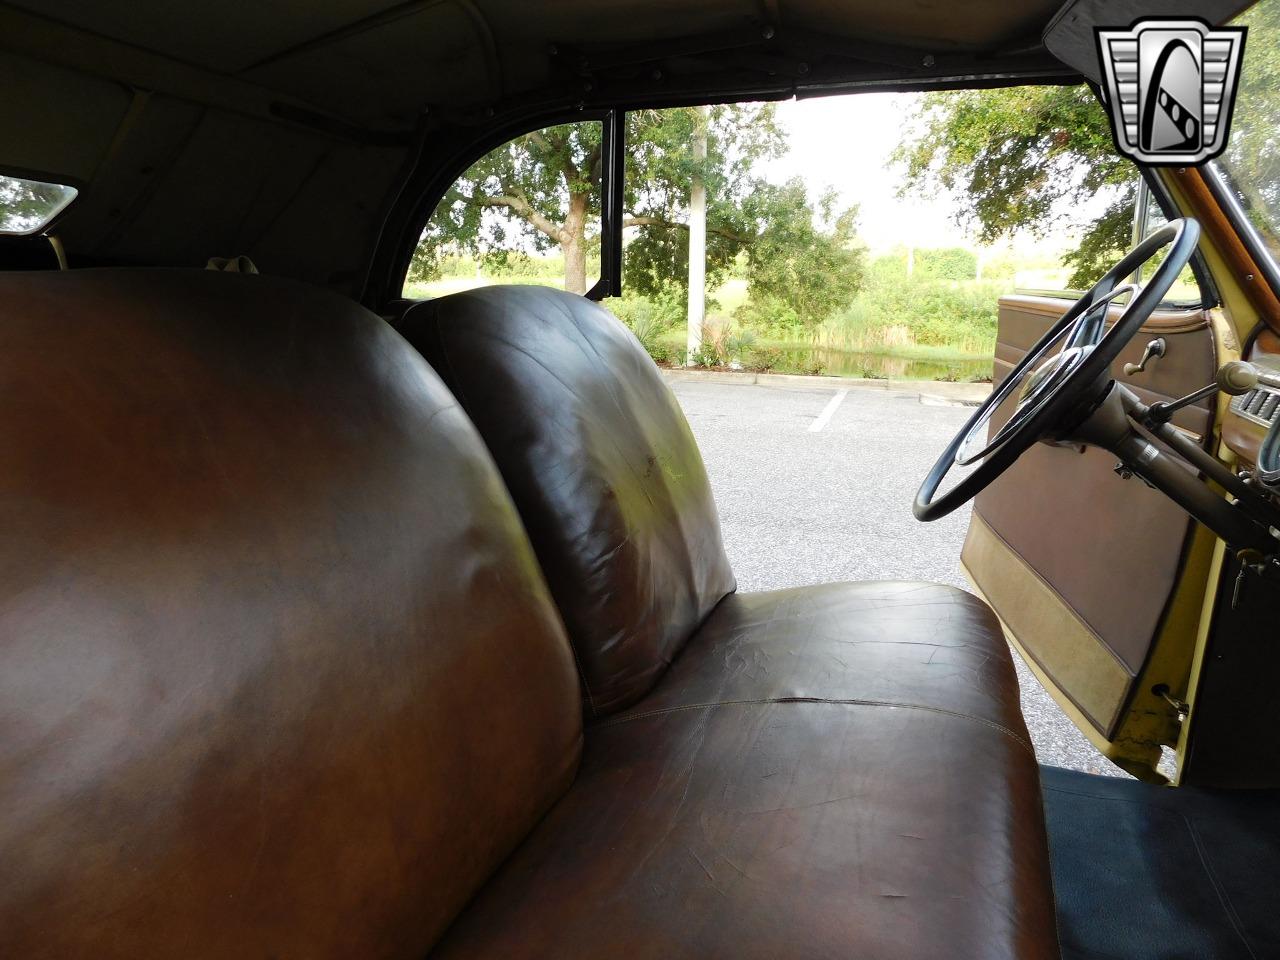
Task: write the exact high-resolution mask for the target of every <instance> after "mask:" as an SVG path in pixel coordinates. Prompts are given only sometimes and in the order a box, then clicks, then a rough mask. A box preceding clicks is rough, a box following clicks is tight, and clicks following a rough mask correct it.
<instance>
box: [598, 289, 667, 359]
mask: <svg viewBox="0 0 1280 960" xmlns="http://www.w3.org/2000/svg"><path fill="white" fill-rule="evenodd" d="M604 305H605V306H606V307H608V308H609V310H610V311H612V312H613V314H614V316H616V317H617V318H618V319H619V320H621V321H622V322H623V323H624V324H626V325H627V327H629V328H630V330H631V332H632V333H634V334H635V336H636V339H637V340H639V341H640V345H641V346H642V347H644V349H645V352H647V353H648V354H649V356H651V357H652V358H653V359H654V360H655V361H656V362H657V363H668V364H678V363H681V362H682V361H683V359H684V357H683V352H682V351H681V350H680V348H679V347H678V346H676V345H675V344H673V343H671V340H670V333H671V331H672V330H674V329H675V328H676V327H681V328H683V325H684V322H685V306H684V302H683V300H681V299H680V297H679V295H678V293H677V292H676V291H664V292H662V293H660V294H658V295H656V296H653V297H643V296H633V295H629V296H625V297H617V298H611V299H609V300H605V301H604Z"/></svg>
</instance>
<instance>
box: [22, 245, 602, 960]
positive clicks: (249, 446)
mask: <svg viewBox="0 0 1280 960" xmlns="http://www.w3.org/2000/svg"><path fill="white" fill-rule="evenodd" d="M0 436H3V437H4V454H3V455H2V456H0V528H3V530H4V536H3V538H0V854H2V858H3V867H0V956H3V957H14V958H17V957H23V958H38V957H50V958H53V957H94V958H96V960H107V958H115V957H121V958H124V957H128V958H141V957H190V956H199V957H201V958H214V957H236V958H240V957H244V958H249V957H272V956H274V957H307V958H330V957H386V958H399V957H404V958H408V957H420V956H422V954H423V953H424V952H425V951H426V950H427V949H428V948H429V947H430V945H431V944H432V943H433V942H434V941H435V939H436V938H437V937H438V936H439V934H440V932H441V931H442V930H443V929H444V928H445V927H446V926H447V925H448V923H449V922H450V921H451V920H452V919H453V918H454V917H455V916H456V915H457V913H458V911H459V910H461V909H462V907H463V905H464V904H465V903H466V902H467V901H468V900H470V898H471V897H472V895H473V894H474V892H475V890H476V889H477V888H478V887H479V886H480V885H481V884H482V883H483V882H484V881H485V880H486V878H487V877H488V876H489V875H490V873H491V872H492V871H493V870H494V869H495V868H496V867H497V866H498V864H499V863H501V862H502V860H503V859H504V858H505V857H506V856H507V854H508V853H509V852H510V851H511V850H512V848H514V847H515V846H516V844H517V842H518V841H520V840H521V839H522V838H523V837H524V836H525V835H526V834H527V832H528V831H529V829H531V828H532V826H533V825H534V823H536V822H537V821H538V820H539V818H540V817H541V816H542V815H543V813H544V812H545V811H546V810H547V809H548V808H549V807H550V806H551V804H552V803H553V801H555V800H556V799H557V798H558V797H559V796H560V794H561V793H562V792H563V791H564V790H565V789H566V788H567V786H568V784H569V782H570V781H571V780H572V779H573V774H574V769H575V767H576V764H577V759H578V753H579V749H580V744H581V740H582V712H581V704H580V701H579V697H578V680H577V675H576V671H575V669H574V665H573V660H572V656H571V653H570V650H569V646H568V643H567V641H566V639H565V636H564V632H563V630H562V628H561V626H560V621H559V617H558V616H557V615H556V612H555V609H554V608H553V607H552V605H551V600H550V597H549V596H548V594H547V591H546V587H545V585H544V583H543V581H542V576H541V574H540V572H539V571H538V568H537V562H536V560H535V558H534V555H533V551H532V548H531V547H530V545H529V542H528V540H527V539H526V538H525V536H524V532H523V530H522V528H521V525H520V521H519V518H518V517H517V516H516V514H515V510H514V508H513V506H512V504H511V500H510V498H509V497H508V495H507V492H506V490H505V488H504V487H503V485H502V481H501V479H500V478H499V476H498V473H497V471H496V470H495V469H494V466H493V461H492V460H491V459H490V457H489V455H488V454H487V453H486V451H485V449H484V446H483V445H482V444H481V442H480V438H479V437H478V436H477V435H476V432H475V429H474V428H473V427H472V425H471V423H470V422H469V421H468V420H467V418H466V416H465V415H464V414H463V413H462V411H461V410H459V409H458V407H457V404H456V403H455V402H454V400H453V397H452V396H451V395H450V394H449V392H448V391H447V390H445V388H444V386H443V385H442V384H441V383H440V381H439V379H438V378H437V377H436V375H435V374H434V373H433V372H432V370H431V369H430V368H429V367H428V366H427V364H426V363H424V362H423V360H422V358H421V357H420V356H418V354H417V353H416V352H415V351H413V350H412V349H411V348H410V347H409V346H408V345H407V344H406V343H405V342H404V341H403V340H402V339H401V338H400V337H398V336H396V335H395V333H394V332H393V331H392V330H391V329H390V327H388V326H387V325H386V324H385V323H383V322H382V321H381V320H379V319H378V318H377V317H375V316H373V315H371V314H370V313H368V312H367V311H365V310H363V309H361V308H360V307H359V306H357V305H356V304H354V303H352V302H350V301H348V300H345V299H343V298H341V297H338V296H335V295H334V294H331V293H328V292H326V291H323V290H319V289H316V288H313V287H308V286H305V285H303V284H298V283H293V282H288V281H281V280H274V279H270V278H268V277H264V276H249V275H243V274H227V273H212V272H206V271H199V270H195V271H189V270H77V271H71V272H67V273H27V274H22V273H7V274H0Z"/></svg>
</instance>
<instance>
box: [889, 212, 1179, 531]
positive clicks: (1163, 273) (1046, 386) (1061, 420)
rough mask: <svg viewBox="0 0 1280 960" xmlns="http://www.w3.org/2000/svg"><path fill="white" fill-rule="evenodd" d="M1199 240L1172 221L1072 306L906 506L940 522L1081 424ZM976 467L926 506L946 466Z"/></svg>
mask: <svg viewBox="0 0 1280 960" xmlns="http://www.w3.org/2000/svg"><path fill="white" fill-rule="evenodd" d="M1199 239H1200V225H1199V224H1198V223H1196V221H1195V220H1191V219H1182V220H1172V221H1170V222H1169V223H1167V224H1165V225H1164V226H1163V227H1161V228H1160V229H1159V230H1156V231H1154V232H1153V233H1152V234H1151V235H1150V236H1148V237H1147V238H1146V239H1144V240H1143V241H1142V242H1141V243H1140V244H1138V245H1137V246H1136V247H1134V249H1133V250H1132V251H1130V252H1129V253H1128V254H1126V255H1125V257H1124V259H1123V260H1121V261H1120V262H1119V263H1117V264H1116V265H1115V266H1114V267H1112V268H1111V270H1109V271H1108V272H1107V274H1106V276H1104V277H1103V278H1102V279H1101V280H1099V281H1098V282H1097V283H1095V284H1094V285H1093V287H1091V288H1090V289H1089V291H1088V292H1087V293H1085V295H1084V296H1082V297H1081V298H1080V299H1079V300H1077V301H1076V302H1075V304H1073V305H1072V307H1071V309H1070V310H1068V311H1067V312H1066V313H1065V314H1064V315H1063V317H1062V319H1061V320H1059V321H1058V322H1057V323H1055V324H1054V325H1053V327H1052V328H1050V330H1049V332H1048V333H1046V334H1045V335H1044V336H1043V337H1041V338H1040V340H1039V341H1038V342H1037V343H1036V345H1035V346H1034V347H1032V348H1031V349H1030V350H1028V351H1027V355H1026V356H1025V357H1023V358H1022V360H1021V361H1020V362H1019V363H1018V365H1017V366H1016V367H1014V368H1013V371H1012V372H1011V373H1010V374H1009V376H1008V377H1006V378H1005V379H1004V381H1003V382H1002V383H1001V384H1000V386H999V387H998V388H997V389H996V390H994V391H992V393H991V395H990V396H989V397H987V399H986V400H984V401H983V403H982V405H981V406H980V407H978V409H977V411H976V412H975V413H974V415H973V416H972V417H970V418H969V422H968V423H966V424H965V425H964V426H963V427H962V428H961V429H960V432H959V433H958V434H956V436H955V439H953V440H952V441H951V442H950V443H949V444H947V448H946V449H945V450H943V451H942V456H941V457H939V458H938V462H937V463H935V464H934V465H933V469H932V470H930V471H929V474H928V476H926V477H925V478H924V483H922V484H921V485H920V491H919V492H918V493H917V494H916V501H915V504H914V505H913V506H912V512H913V513H915V515H916V519H917V520H937V519H938V518H939V517H945V516H946V515H947V514H949V513H951V512H952V511H953V510H955V509H956V508H957V507H960V506H963V505H964V504H965V503H968V502H969V501H970V500H972V499H973V498H974V497H976V496H977V495H978V494H979V493H980V492H981V491H982V490H983V489H984V488H986V487H987V485H988V484H990V483H991V482H992V481H993V480H995V478H996V477H998V476H1000V474H1002V473H1004V472H1005V470H1007V469H1009V467H1010V466H1011V465H1012V464H1013V462H1014V461H1015V460H1017V459H1018V457H1020V456H1021V455H1022V454H1023V452H1024V451H1026V450H1028V449H1030V447H1031V445H1032V444H1034V443H1036V442H1037V441H1039V440H1046V441H1050V442H1053V441H1057V440H1062V439H1064V438H1065V437H1066V436H1067V435H1069V434H1070V432H1071V431H1072V430H1073V429H1074V428H1075V427H1077V426H1079V424H1080V423H1082V422H1083V421H1084V420H1085V418H1087V417H1088V415H1089V414H1090V413H1091V412H1092V411H1093V410H1094V409H1096V407H1097V405H1098V404H1099V403H1100V402H1101V401H1102V400H1103V398H1105V397H1106V395H1107V390H1108V389H1109V388H1110V386H1111V383H1112V380H1111V365H1112V364H1113V363H1114V362H1115V361H1116V358H1117V357H1119V356H1120V351H1121V350H1123V349H1124V346H1125V344H1127V343H1128V342H1129V341H1130V340H1132V339H1133V337H1134V336H1135V335H1136V334H1137V333H1138V331H1139V330H1140V329H1141V328H1142V325H1143V324H1144V323H1146V321H1147V318H1148V317H1150V316H1151V313H1152V311H1153V310H1155V308H1156V307H1157V306H1159V304H1160V301H1161V300H1163V299H1164V296H1165V294H1167V293H1168V292H1169V288H1170V287H1172V286H1173V283H1174V281H1175V280H1177V278H1178V274H1179V273H1181V272H1182V268H1183V267H1185V266H1186V265H1187V261H1188V260H1190V259H1191V254H1192V253H1194V252H1195V249H1196V243H1197V241H1198V240H1199ZM1165 247H1168V248H1169V251H1168V253H1167V254H1165V257H1164V259H1163V260H1162V261H1161V262H1160V265H1159V266H1158V267H1156V270H1155V273H1154V274H1152V276H1151V279H1150V280H1149V281H1148V282H1147V283H1128V282H1124V281H1126V278H1128V277H1130V276H1132V275H1133V273H1134V272H1135V271H1136V270H1137V269H1138V267H1140V266H1142V265H1143V264H1144V263H1146V262H1147V261H1148V260H1150V259H1152V258H1153V257H1154V256H1155V255H1156V254H1157V253H1159V252H1160V251H1161V250H1163V249H1164V248H1165ZM1125 296H1128V298H1129V299H1128V302H1127V303H1125V304H1124V307H1123V309H1122V310H1121V312H1120V316H1119V318H1118V319H1117V320H1116V322H1115V324H1114V325H1113V326H1112V327H1111V329H1110V330H1108V329H1107V314H1108V311H1109V308H1110V306H1111V304H1112V303H1113V302H1115V301H1117V300H1119V299H1121V298H1122V297H1125ZM1055 348H1056V349H1055ZM1015 393H1016V394H1017V404H1016V406H1015V407H1014V410H1013V413H1012V414H1011V415H1010V417H1009V419H1008V420H1007V421H1006V422H1005V423H1004V425H1003V426H1002V427H1000V429H999V430H997V431H996V433H995V435H994V436H991V435H990V423H991V417H992V415H993V414H994V413H995V412H996V410H997V409H998V408H999V407H1000V405H1001V404H1002V403H1004V401H1005V400H1006V399H1007V398H1008V397H1010V396H1013V395H1014V394H1015ZM979 461H981V462H980V463H979ZM975 463H977V464H978V466H977V467H976V468H975V469H974V470H973V471H972V472H971V473H969V474H967V475H966V476H965V477H963V478H962V479H961V480H960V481H959V482H958V483H957V484H956V485H955V486H954V487H952V488H951V489H950V490H948V491H947V492H946V493H944V494H943V495H942V496H940V497H938V498H937V499H934V495H935V494H936V493H937V492H938V487H939V486H941V485H942V481H943V479H944V478H945V477H946V475H947V473H948V471H950V469H951V468H952V467H953V466H957V465H958V466H962V467H964V466H969V465H971V464H975Z"/></svg>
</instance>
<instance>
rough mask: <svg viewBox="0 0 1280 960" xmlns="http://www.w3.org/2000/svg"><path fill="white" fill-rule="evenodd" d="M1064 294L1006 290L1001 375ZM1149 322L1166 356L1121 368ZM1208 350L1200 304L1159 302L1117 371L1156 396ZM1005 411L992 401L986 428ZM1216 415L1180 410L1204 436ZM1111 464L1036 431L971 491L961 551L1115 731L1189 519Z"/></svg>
mask: <svg viewBox="0 0 1280 960" xmlns="http://www.w3.org/2000/svg"><path fill="white" fill-rule="evenodd" d="M1069 306H1070V303H1069V302H1067V301H1064V300H1055V299H1051V298H1045V297H1023V296H1013V297H1005V298H1003V299H1001V301H1000V313H999V332H998V343H997V347H996V358H995V368H994V379H995V380H996V382H997V383H998V382H999V381H1000V380H1001V379H1002V378H1003V377H1005V376H1007V375H1008V373H1009V372H1010V370H1011V369H1012V366H1013V364H1014V363H1016V362H1017V361H1018V360H1020V359H1021V358H1022V356H1023V355H1025V353H1026V352H1027V351H1028V350H1029V349H1030V348H1031V346H1032V345H1033V344H1034V343H1035V341H1036V340H1038V339H1039V337H1040V336H1041V335H1043V334H1044V332H1045V331H1046V330H1047V329H1048V328H1049V327H1050V326H1051V325H1052V324H1053V323H1054V321H1056V320H1057V319H1058V318H1059V317H1060V316H1061V315H1062V313H1063V312H1065V310H1066V309H1067V307H1069ZM1157 336H1160V337H1163V338H1164V339H1165V343H1166V346H1167V349H1166V354H1165V356H1164V357H1163V358H1161V359H1158V360H1155V361H1154V362H1153V363H1151V364H1148V367H1147V370H1146V371H1145V372H1143V373H1140V374H1137V375H1135V376H1133V377H1129V376H1125V375H1124V373H1123V372H1122V368H1123V365H1124V364H1125V363H1126V362H1129V361H1134V362H1136V361H1137V360H1138V359H1139V358H1140V357H1141V354H1142V351H1143V349H1144V348H1145V346H1146V344H1147V342H1148V341H1149V340H1151V339H1153V338H1154V337H1157ZM1214 361H1215V351H1214V338H1213V332H1212V330H1211V328H1210V322H1209V318H1208V315H1207V314H1206V313H1204V312H1203V311H1199V310H1196V311H1186V310H1182V311H1161V312H1157V313H1156V314H1154V315H1153V316H1152V318H1151V320H1150V321H1149V322H1148V324H1147V326H1145V327H1144V328H1143V331H1142V333H1140V334H1139V335H1138V336H1137V337H1135V338H1134V340H1133V341H1132V342H1131V343H1130V344H1129V345H1128V347H1127V348H1126V350H1125V353H1124V355H1123V356H1121V358H1120V359H1119V360H1118V361H1117V364H1116V367H1115V369H1114V370H1113V371H1112V372H1113V375H1114V376H1115V377H1116V378H1117V380H1119V381H1120V382H1122V383H1124V384H1125V385H1126V386H1129V387H1130V388H1131V389H1133V390H1134V391H1135V392H1136V393H1138V394H1139V396H1141V397H1142V398H1143V399H1144V400H1146V401H1148V402H1153V401H1156V400H1162V399H1172V398H1175V397H1179V396H1183V395H1185V394H1187V393H1190V392H1192V391H1193V390H1195V389H1197V388H1199V387H1202V386H1204V385H1205V384H1206V383H1208V382H1209V381H1210V380H1212V378H1213V374H1214V370H1215V369H1216V366H1215V362H1214ZM1007 406H1009V407H1010V408H1011V406H1012V404H1011V403H1008V404H1007ZM1009 412H1010V411H1009V410H1001V411H998V412H997V414H996V416H995V417H994V418H993V422H992V423H993V429H998V428H999V426H1000V425H1001V424H1003V422H1004V421H1005V419H1007V417H1008V414H1009ZM1211 418H1212V413H1211V408H1210V407H1209V405H1208V403H1207V402H1206V403H1204V404H1201V405H1198V406H1195V407H1189V408H1187V409H1186V410H1184V411H1182V412H1181V415H1180V416H1179V417H1178V418H1177V419H1176V420H1175V423H1176V424H1177V425H1178V426H1179V427H1181V428H1183V429H1184V430H1186V431H1188V432H1189V433H1192V434H1195V435H1196V436H1197V437H1199V438H1205V437H1207V436H1208V435H1209V433H1210V428H1211V425H1212V420H1211ZM1114 465H1115V457H1114V456H1112V455H1111V454H1109V453H1106V452H1104V451H1101V450H1097V449H1088V450H1085V451H1084V452H1081V451H1080V450H1079V449H1076V448H1063V447H1050V446H1047V445H1045V444H1037V445H1036V446H1034V447H1033V448H1032V449H1031V450H1029V451H1027V452H1026V453H1025V454H1023V456H1022V457H1021V458H1020V459H1019V460H1018V461H1017V462H1016V463H1015V464H1014V465H1013V466H1012V467H1011V468H1010V469H1009V470H1008V472H1006V473H1005V474H1004V475H1003V476H1002V477H1001V478H1000V479H999V480H997V481H996V482H995V483H993V484H992V485H991V486H990V487H988V488H987V489H986V490H985V491H983V493H982V494H980V495H979V496H978V498H977V500H976V501H975V504H974V515H973V520H972V521H971V523H970V527H969V534H968V537H967V539H966V541H965V548H964V554H963V560H964V564H965V567H966V569H967V570H968V572H969V575H970V577H971V578H972V579H973V581H974V583H975V585H976V586H977V587H978V589H979V590H981V591H982V593H983V594H984V596H985V597H986V598H987V600H988V601H989V602H990V603H991V605H992V606H993V607H994V608H995V610H996V612H997V613H999V614H1000V616H1001V619H1002V620H1003V621H1004V623H1005V625H1006V627H1007V628H1008V629H1009V631H1010V633H1011V634H1013V636H1014V638H1015V639H1016V641H1017V642H1018V645H1019V646H1020V647H1021V648H1022V649H1023V651H1024V652H1025V653H1026V654H1027V655H1028V656H1029V657H1030V658H1031V659H1032V660H1033V661H1034V665H1035V666H1036V667H1037V668H1038V670H1039V672H1040V673H1041V674H1042V675H1044V676H1046V677H1047V679H1049V680H1050V682H1051V683H1052V685H1053V686H1056V687H1057V688H1058V689H1057V691H1056V692H1057V693H1058V694H1059V697H1060V698H1065V699H1066V700H1067V701H1069V702H1070V703H1071V704H1073V705H1074V706H1075V707H1076V708H1077V710H1078V711H1079V713H1080V714H1083V716H1084V718H1085V719H1086V720H1087V721H1088V722H1089V724H1090V725H1092V727H1093V728H1094V730H1095V731H1096V733H1097V734H1098V735H1099V736H1100V737H1102V738H1103V739H1110V738H1111V737H1112V735H1113V734H1114V732H1115V730H1116V727H1117V724H1118V723H1119V722H1120V720H1121V718H1122V716H1123V713H1124V709H1125V705H1126V703H1127V702H1128V701H1129V698H1130V694H1131V693H1132V690H1133V685H1134V680H1135V678H1136V677H1137V676H1138V675H1139V674H1140V673H1141V672H1142V669H1143V665H1144V663H1145V662H1146V661H1147V658H1148V655H1149V653H1150V651H1151V648H1152V644H1153V642H1154V640H1155V638H1156V637H1157V635H1158V633H1159V630H1160V627H1161V622H1162V619H1163V617H1164V615H1165V611H1166V608H1167V607H1168V605H1169V603H1170V600H1171V597H1172V596H1173V593H1174V590H1175V587H1176V586H1177V583H1178V577H1179V571H1180V569H1181V566H1182V562H1183V557H1184V552H1185V549H1186V547H1187V545H1188V543H1189V537H1190V534H1191V532H1192V530H1193V524H1192V523H1191V521H1190V520H1189V519H1188V518H1187V516H1186V514H1184V513H1183V512H1182V511H1181V510H1180V509H1178V508H1177V507H1175V506H1174V505H1173V504H1172V503H1171V502H1170V501H1169V500H1168V499H1166V498H1165V497H1164V496H1163V495H1161V494H1159V493H1157V492H1156V491H1154V490H1152V489H1150V488H1148V487H1147V486H1146V485H1145V484H1143V483H1142V482H1141V481H1139V480H1136V479H1134V480H1127V481H1125V480H1121V479H1120V478H1119V477H1117V476H1116V474H1115V473H1114V472H1113V469H1112V468H1113V467H1114Z"/></svg>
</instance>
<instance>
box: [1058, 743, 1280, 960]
mask: <svg viewBox="0 0 1280 960" xmlns="http://www.w3.org/2000/svg"><path fill="white" fill-rule="evenodd" d="M1041 777H1042V783H1043V786H1044V802H1045V814H1046V818H1047V822H1048V827H1049V846H1050V851H1051V856H1052V860H1053V880H1054V887H1055V894H1056V897H1057V902H1058V922H1059V927H1060V935H1061V938H1062V951H1063V957H1064V958H1065V960H1237V958H1239V960H1280V792H1277V791H1265V792H1264V791H1257V792H1254V791H1221V790H1195V789H1190V788H1181V789H1170V788H1168V787H1158V786H1153V785H1151V784H1146V783H1139V782H1138V781H1136V780H1119V779H1114V778H1109V777H1098V776H1093V775H1090V774H1087V773H1077V772H1075V771H1072V770H1061V769H1058V768H1056V767H1043V768H1041Z"/></svg>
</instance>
